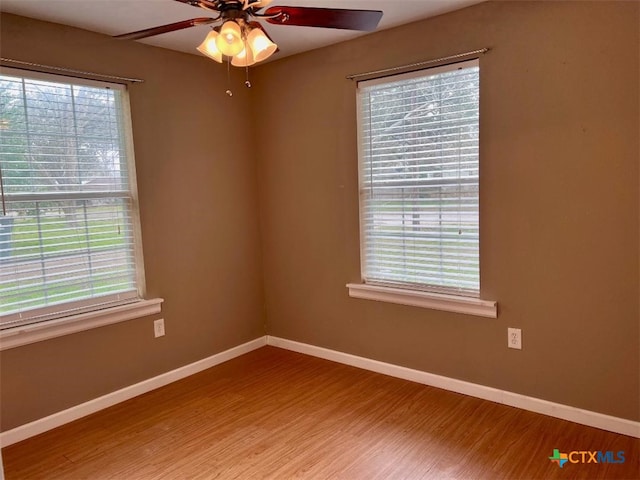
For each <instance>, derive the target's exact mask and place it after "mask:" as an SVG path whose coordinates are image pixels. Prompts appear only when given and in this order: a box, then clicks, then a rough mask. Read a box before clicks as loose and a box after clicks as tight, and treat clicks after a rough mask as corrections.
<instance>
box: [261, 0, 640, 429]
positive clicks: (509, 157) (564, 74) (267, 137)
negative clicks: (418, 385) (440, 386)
mask: <svg viewBox="0 0 640 480" xmlns="http://www.w3.org/2000/svg"><path fill="white" fill-rule="evenodd" d="M639 7H640V5H639V4H638V3H637V2H622V3H614V2H594V3H588V2H567V3H562V2H555V1H554V2H540V3H529V2H500V3H498V2H496V3H493V2H491V3H486V4H480V5H477V6H474V7H471V8H468V9H464V10H461V11H458V12H453V13H450V14H447V15H443V16H440V17H436V18H433V19H430V20H426V21H421V22H418V23H415V24H412V25H408V26H404V27H400V28H397V29H394V30H390V31H383V32H379V33H376V34H373V35H370V36H366V37H362V38H360V39H357V40H355V41H350V42H346V43H343V44H340V45H338V46H335V47H332V48H326V49H320V50H316V51H314V52H310V53H307V54H303V55H298V56H294V57H290V58H285V59H283V60H282V61H278V62H274V63H270V64H267V65H264V66H262V67H259V68H258V69H256V70H257V74H256V75H255V78H254V82H253V83H254V85H255V88H256V91H255V92H254V94H256V97H255V105H254V108H256V109H257V110H256V111H259V112H260V114H261V116H262V118H261V122H262V124H263V125H264V128H263V129H260V130H258V131H257V132H256V135H257V137H256V138H257V145H259V146H260V159H259V165H260V177H259V183H260V205H261V222H262V233H263V258H264V269H265V288H266V299H267V317H268V330H269V333H270V334H271V335H275V336H281V337H285V338H289V339H292V340H298V341H302V342H307V343H311V344H314V345H320V346H323V347H328V348H332V349H336V350H340V351H344V352H349V353H353V354H356V355H362V356H365V357H370V358H374V359H377V360H382V361H386V362H391V363H395V364H400V365H404V366H407V367H412V368H416V369H420V370H426V371H428V372H433V373H437V374H442V375H446V376H449V377H454V378H459V379H463V380H467V381H471V382H476V383H479V384H483V385H489V386H492V387H496V388H500V389H505V390H509V391H513V392H518V393H522V394H525V395H531V396H534V397H539V398H542V399H547V400H551V401H554V402H559V403H563V404H568V405H573V406H577V407H581V408H585V409H589V410H594V411H597V412H602V413H606V414H611V415H615V416H619V417H624V418H628V419H634V420H640V403H639V402H640V399H639V392H640V384H639V379H640V370H639V368H640V359H639V351H640V345H639V338H640V332H639V310H638V299H639V269H638V261H639V255H638V247H639V241H638V240H639V239H638V232H639V208H638V207H639V201H638V200H639V198H638V193H639V192H638V185H639V181H638V179H639V171H638V164H639V150H640V149H639V142H638V136H639V132H640V125H639V119H638V117H639V103H640V98H639V78H638V72H639V58H640V55H639V53H640V52H639V45H640V38H639V34H638V31H639V25H640V22H639ZM485 46H488V47H491V48H492V51H491V52H490V53H489V54H487V55H486V56H484V57H483V58H482V59H481V100H480V102H481V105H480V122H481V139H480V142H481V147H480V148H481V160H480V161H481V227H480V231H481V272H482V273H481V284H482V286H481V289H482V296H483V297H484V298H487V299H492V300H497V301H498V302H499V305H500V316H499V318H498V319H496V320H490V319H484V318H480V317H472V316H466V315H458V314H453V313H445V312H438V311H432V310H426V309H419V308H414V307H406V306H399V305H391V304H384V303H379V302H373V301H366V300H356V299H350V298H349V297H348V295H347V290H346V288H345V284H346V283H347V282H354V281H358V280H359V268H360V265H359V246H358V242H359V238H358V191H357V147H356V118H355V115H356V112H355V97H354V95H355V84H354V83H352V82H350V81H348V80H345V75H347V74H350V73H357V72H362V71H368V70H373V69H378V68H384V67H389V66H394V65H398V64H403V63H410V62H414V61H419V60H422V59H429V58H437V57H440V56H443V55H448V54H453V53H457V52H464V51H468V50H473V49H477V48H480V47H485ZM507 326H512V327H520V328H522V329H523V346H524V348H523V350H522V351H516V350H510V349H507V347H506V331H507Z"/></svg>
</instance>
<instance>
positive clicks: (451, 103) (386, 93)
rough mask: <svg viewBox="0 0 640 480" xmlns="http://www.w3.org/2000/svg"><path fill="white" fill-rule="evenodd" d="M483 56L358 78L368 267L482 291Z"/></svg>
mask: <svg viewBox="0 0 640 480" xmlns="http://www.w3.org/2000/svg"><path fill="white" fill-rule="evenodd" d="M478 104H479V67H478V62H477V60H473V61H470V62H464V63H458V64H455V65H449V66H445V67H438V68H434V69H429V70H423V71H421V72H414V73H410V74H404V75H396V76H393V77H387V78H384V79H377V80H372V81H367V82H360V83H359V84H358V115H359V128H360V132H359V133H360V141H359V152H360V169H359V172H360V217H361V241H362V246H361V250H362V255H361V256H362V270H363V271H362V276H363V280H364V281H365V282H366V283H371V284H382V285H385V284H387V285H391V286H398V287H404V288H410V289H423V290H432V291H442V292H445V293H454V294H461V295H471V296H477V295H478V294H479V289H480V268H479V222H478V174H479V168H478V167H479V165H478V130H479V112H478Z"/></svg>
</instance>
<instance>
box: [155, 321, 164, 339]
mask: <svg viewBox="0 0 640 480" xmlns="http://www.w3.org/2000/svg"><path fill="white" fill-rule="evenodd" d="M153 335H154V336H155V338H158V337H163V336H164V318H159V319H158V320H154V321H153Z"/></svg>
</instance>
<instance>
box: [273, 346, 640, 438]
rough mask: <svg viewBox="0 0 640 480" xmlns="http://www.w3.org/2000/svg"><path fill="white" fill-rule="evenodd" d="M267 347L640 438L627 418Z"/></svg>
mask: <svg viewBox="0 0 640 480" xmlns="http://www.w3.org/2000/svg"><path fill="white" fill-rule="evenodd" d="M267 345H272V346H274V347H279V348H284V349H286V350H292V351H294V352H298V353H304V354H306V355H311V356H314V357H319V358H324V359H326V360H331V361H333V362H338V363H343V364H345V365H351V366H353V367H358V368H362V369H364V370H370V371H372V372H377V373H382V374H384V375H389V376H392V377H397V378H402V379H404V380H410V381H412V382H417V383H422V384H424V385H430V386H432V387H437V388H442V389H443V390H449V391H452V392H456V393H463V394H465V395H469V396H472V397H477V398H482V399H483V400H490V401H492V402H496V403H502V404H504V405H509V406H512V407H517V408H521V409H523V410H528V411H531V412H536V413H541V414H543V415H549V416H551V417H555V418H561V419H562V420H569V421H571V422H575V423H580V424H582V425H587V426H589V427H596V428H600V429H602V430H608V431H610V432H615V433H620V434H623V435H629V436H631V437H636V438H640V422H635V421H632V420H627V419H624V418H618V417H612V416H610V415H604V414H602V413H597V412H592V411H589V410H583V409H580V408H576V407H570V406H568V405H562V404H560V403H554V402H549V401H547V400H541V399H539V398H534V397H528V396H526V395H520V394H518V393H513V392H508V391H505V390H499V389H497V388H491V387H486V386H484V385H478V384H476V383H470V382H465V381H462V380H456V379H454V378H449V377H443V376H441V375H435V374H433V373H427V372H423V371H420V370H413V369H411V368H406V367H400V366H398V365H393V364H390V363H385V362H379V361H377V360H370V359H368V358H364V357H358V356H356V355H351V354H348V353H343V352H338V351H335V350H329V349H327V348H322V347H316V346H314V345H309V344H306V343H300V342H295V341H293V340H286V339H284V338H279V337H272V336H269V335H268V336H267Z"/></svg>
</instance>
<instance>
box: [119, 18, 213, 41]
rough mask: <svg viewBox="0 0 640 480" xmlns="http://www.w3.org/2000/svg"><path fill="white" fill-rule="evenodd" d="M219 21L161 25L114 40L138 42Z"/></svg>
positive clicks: (208, 19)
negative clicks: (142, 39)
mask: <svg viewBox="0 0 640 480" xmlns="http://www.w3.org/2000/svg"><path fill="white" fill-rule="evenodd" d="M216 20H217V19H215V18H209V17H200V18H192V19H191V20H182V21H181V22H175V23H169V24H168V25H160V26H159V27H152V28H145V29H144V30H138V31H137V32H130V33H123V34H122V35H115V36H114V37H113V38H117V39H119V40H138V39H140V38H147V37H152V36H154V35H160V34H161V33H168V32H175V31H176V30H182V29H184V28H189V27H195V26H196V25H207V24H209V23H213V22H215V21H216Z"/></svg>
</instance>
